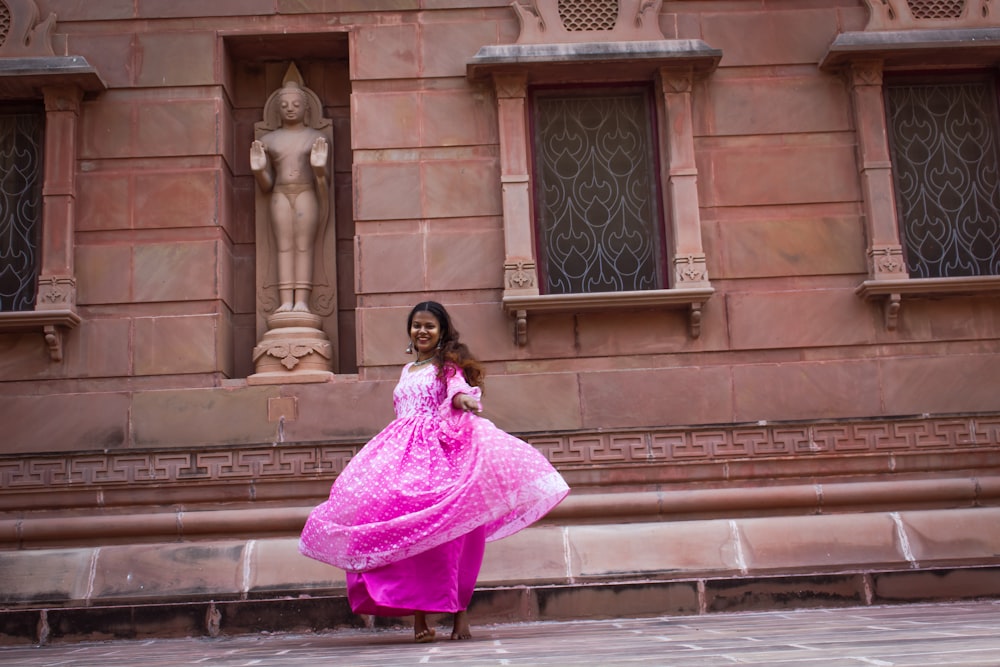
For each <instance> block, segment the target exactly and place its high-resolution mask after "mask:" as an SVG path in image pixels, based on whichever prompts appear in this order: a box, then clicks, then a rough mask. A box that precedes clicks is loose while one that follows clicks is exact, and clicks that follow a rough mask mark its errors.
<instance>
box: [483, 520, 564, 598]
mask: <svg viewBox="0 0 1000 667" xmlns="http://www.w3.org/2000/svg"><path fill="white" fill-rule="evenodd" d="M526 563H530V564H531V567H525V564H526ZM567 569H568V568H567V563H566V559H565V547H564V546H563V529H562V528H559V527H556V526H532V527H530V528H527V529H525V530H522V531H521V532H519V533H517V534H515V535H512V536H510V537H508V538H505V539H503V540H499V541H497V542H490V543H489V544H487V545H486V554H485V556H484V557H483V568H482V570H481V571H480V573H479V579H478V581H477V584H478V585H479V586H490V585H497V586H509V585H511V583H512V582H518V583H520V584H525V585H527V584H529V583H536V584H537V583H564V582H565V581H566V574H567Z"/></svg>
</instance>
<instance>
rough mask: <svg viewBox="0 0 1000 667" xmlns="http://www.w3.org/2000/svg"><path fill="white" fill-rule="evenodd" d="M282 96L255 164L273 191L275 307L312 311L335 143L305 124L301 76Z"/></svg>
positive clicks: (253, 150)
mask: <svg viewBox="0 0 1000 667" xmlns="http://www.w3.org/2000/svg"><path fill="white" fill-rule="evenodd" d="M278 101H279V109H280V117H281V127H280V128H278V129H276V130H272V131H271V132H268V133H267V134H265V135H264V136H262V137H261V138H260V139H258V140H256V141H254V142H253V144H251V147H250V169H251V170H252V171H253V174H254V177H255V178H256V180H257V185H258V186H260V189H261V191H263V192H265V193H270V217H271V228H272V231H273V232H274V241H275V246H276V255H277V273H278V276H277V277H278V297H279V301H280V305H279V306H278V308H277V310H276V311H275V312H278V313H283V312H289V311H295V312H304V313H308V312H310V309H309V297H310V294H311V293H312V287H313V264H314V262H313V253H314V245H315V243H316V232H317V230H318V229H319V226H320V224H321V222H322V223H325V222H326V218H327V213H328V211H329V206H330V202H329V186H328V182H327V178H328V176H327V162H328V161H329V154H330V145H329V143H328V142H327V140H326V137H324V136H323V134H322V133H321V132H320V131H319V130H316V129H314V128H311V127H308V126H307V125H306V124H305V118H306V112H307V110H308V106H309V98H308V97H307V96H306V94H305V92H304V91H303V89H302V87H301V86H300V85H299V84H298V82H296V81H294V80H291V81H286V82H285V84H284V86H283V87H282V88H281V90H280V91H279V92H278Z"/></svg>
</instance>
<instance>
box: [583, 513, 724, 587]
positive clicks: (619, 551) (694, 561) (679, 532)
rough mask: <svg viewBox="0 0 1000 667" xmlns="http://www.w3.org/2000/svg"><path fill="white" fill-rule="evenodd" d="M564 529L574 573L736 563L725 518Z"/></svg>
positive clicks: (635, 572) (718, 567) (606, 574)
mask: <svg viewBox="0 0 1000 667" xmlns="http://www.w3.org/2000/svg"><path fill="white" fill-rule="evenodd" d="M567 530H568V533H569V549H570V553H571V554H572V563H571V564H572V574H573V576H575V577H600V578H611V579H614V578H619V577H622V576H623V575H624V576H629V577H636V576H656V575H657V574H662V573H663V572H675V571H688V572H690V571H694V572H700V573H704V572H732V571H733V570H738V569H739V566H740V563H739V561H738V557H737V553H738V552H737V549H736V548H735V545H734V544H733V543H732V537H733V536H732V532H731V530H730V527H729V524H728V522H725V521H685V522H678V523H670V522H662V523H632V524H619V525H611V526H570V527H569V528H568V529H567Z"/></svg>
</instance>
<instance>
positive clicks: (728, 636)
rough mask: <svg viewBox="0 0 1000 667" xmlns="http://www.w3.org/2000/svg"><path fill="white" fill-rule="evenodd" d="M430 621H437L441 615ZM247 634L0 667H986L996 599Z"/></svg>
mask: <svg viewBox="0 0 1000 667" xmlns="http://www.w3.org/2000/svg"><path fill="white" fill-rule="evenodd" d="M441 620H442V621H445V620H447V618H446V617H442V619H441ZM473 630H474V633H475V635H476V636H475V637H474V639H472V640H471V641H467V642H452V641H448V640H447V639H445V638H444V637H446V636H447V628H446V627H440V628H439V630H438V633H439V634H438V637H439V639H438V641H436V642H434V643H430V644H414V643H413V642H412V630H410V629H406V628H400V629H389V630H386V629H381V630H346V631H343V630H342V631H337V632H330V633H325V634H258V635H252V636H239V637H222V638H216V639H209V638H192V639H155V640H143V641H112V642H99V643H98V642H93V643H77V644H53V645H49V646H43V647H28V646H24V647H6V648H0V664H2V665H4V666H5V667H70V666H71V667H138V666H140V665H141V666H142V667H175V666H182V665H209V666H211V667H251V666H254V667H306V666H308V667H318V666H320V665H338V666H343V667H376V666H377V667H386V666H396V665H398V666H408V665H462V666H463V667H464V666H468V667H479V666H484V667H485V666H493V665H514V666H519V667H529V666H539V667H542V666H544V667H562V666H571V667H619V666H621V667H631V666H635V665H657V666H661V665H662V666H666V665H669V666H670V667H720V666H724V665H751V666H753V665H757V666H764V665H766V666H768V667H872V666H876V667H917V666H919V667H997V666H998V665H1000V600H989V601H977V602H967V603H955V604H928V605H904V606H891V607H862V608H840V609H809V610H800V611H772V612H752V613H751V612H747V613H733V614H713V615H705V616H664V617H659V618H641V619H621V620H606V621H567V622H538V623H521V624H509V625H492V626H485V627H475V626H474V628H473Z"/></svg>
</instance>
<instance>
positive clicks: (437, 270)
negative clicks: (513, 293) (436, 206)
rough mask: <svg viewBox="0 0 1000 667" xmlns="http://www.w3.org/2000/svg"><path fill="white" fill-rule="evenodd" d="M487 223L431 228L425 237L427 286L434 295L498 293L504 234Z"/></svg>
mask: <svg viewBox="0 0 1000 667" xmlns="http://www.w3.org/2000/svg"><path fill="white" fill-rule="evenodd" d="M488 220H489V219H479V220H461V221H458V222H460V223H462V226H464V227H466V229H458V228H456V227H457V225H456V226H449V229H448V230H447V231H445V230H441V231H438V229H437V226H438V224H437V223H435V224H434V225H432V227H431V229H430V231H429V232H428V234H427V237H426V243H427V286H428V288H429V289H431V290H433V291H437V290H441V291H444V290H449V289H452V290H456V289H497V288H499V287H500V286H501V285H502V284H503V262H504V248H503V232H502V231H501V230H499V229H495V228H494V225H493V224H492V222H490V224H488V225H486V224H483V223H486V222H487V221H488Z"/></svg>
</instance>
